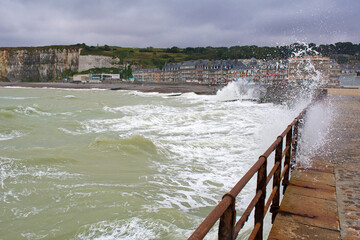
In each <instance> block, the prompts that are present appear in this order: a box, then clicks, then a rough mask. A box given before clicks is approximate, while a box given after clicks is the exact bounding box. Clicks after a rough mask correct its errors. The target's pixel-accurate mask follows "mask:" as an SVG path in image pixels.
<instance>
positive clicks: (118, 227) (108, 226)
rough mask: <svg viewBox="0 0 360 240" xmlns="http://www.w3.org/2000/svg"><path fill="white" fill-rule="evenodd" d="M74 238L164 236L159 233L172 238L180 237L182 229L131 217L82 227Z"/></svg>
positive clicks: (103, 239)
mask: <svg viewBox="0 0 360 240" xmlns="http://www.w3.org/2000/svg"><path fill="white" fill-rule="evenodd" d="M84 228H85V229H84V230H82V231H81V232H80V233H78V234H77V236H76V238H79V239H96V240H108V239H109V240H110V239H124V240H136V239H139V240H140V239H141V240H142V239H160V238H161V237H164V235H162V234H161V233H163V234H164V233H166V235H169V234H170V235H171V237H172V238H173V239H181V238H182V237H183V236H186V235H184V232H185V231H184V230H182V231H181V230H179V229H177V228H175V227H174V226H173V225H171V224H169V223H165V222H163V221H161V220H156V219H141V218H139V217H133V218H130V219H124V220H113V221H109V220H104V221H100V222H97V223H94V224H91V225H88V226H85V227H84Z"/></svg>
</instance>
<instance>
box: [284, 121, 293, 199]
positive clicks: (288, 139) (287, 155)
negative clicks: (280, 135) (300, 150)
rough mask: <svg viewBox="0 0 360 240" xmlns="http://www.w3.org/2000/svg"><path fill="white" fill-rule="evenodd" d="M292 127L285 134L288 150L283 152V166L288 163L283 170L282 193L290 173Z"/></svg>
mask: <svg viewBox="0 0 360 240" xmlns="http://www.w3.org/2000/svg"><path fill="white" fill-rule="evenodd" d="M292 137H293V135H292V128H291V129H290V130H289V132H288V133H287V134H286V146H285V148H287V147H288V151H287V152H286V153H285V162H284V166H286V165H288V169H287V170H286V172H285V175H284V180H283V194H285V191H286V187H287V185H288V184H289V175H290V156H291V141H292Z"/></svg>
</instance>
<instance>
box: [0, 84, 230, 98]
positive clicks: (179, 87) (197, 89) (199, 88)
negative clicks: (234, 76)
mask: <svg viewBox="0 0 360 240" xmlns="http://www.w3.org/2000/svg"><path fill="white" fill-rule="evenodd" d="M0 87H28V88H65V89H66V88H68V89H105V90H133V91H140V92H158V93H189V92H193V93H196V94H199V95H215V94H216V93H217V91H218V90H219V89H221V88H223V87H224V86H223V85H201V84H197V83H196V84H194V83H161V82H160V83H157V82H156V83H155V82H139V83H130V82H119V83H69V82H65V83H64V82H0Z"/></svg>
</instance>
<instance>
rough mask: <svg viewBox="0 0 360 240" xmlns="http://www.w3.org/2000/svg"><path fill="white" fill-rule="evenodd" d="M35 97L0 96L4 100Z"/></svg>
mask: <svg viewBox="0 0 360 240" xmlns="http://www.w3.org/2000/svg"><path fill="white" fill-rule="evenodd" d="M36 98H37V97H13V96H0V99H6V100H27V99H36Z"/></svg>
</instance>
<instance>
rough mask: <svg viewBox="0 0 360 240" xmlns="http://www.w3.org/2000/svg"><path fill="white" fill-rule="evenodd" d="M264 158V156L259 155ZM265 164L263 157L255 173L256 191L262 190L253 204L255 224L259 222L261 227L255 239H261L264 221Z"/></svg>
mask: <svg viewBox="0 0 360 240" xmlns="http://www.w3.org/2000/svg"><path fill="white" fill-rule="evenodd" d="M261 157H263V158H265V157H264V156H261ZM266 166H267V159H266V158H265V162H264V163H263V165H261V167H260V169H259V170H258V174H257V186H256V192H258V191H262V195H261V197H260V199H259V201H258V202H257V204H256V205H255V224H254V225H256V224H257V223H260V225H261V227H260V229H259V231H258V233H257V234H256V236H255V240H262V239H263V228H264V226H263V223H264V209H265V198H266V178H267V173H266Z"/></svg>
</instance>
